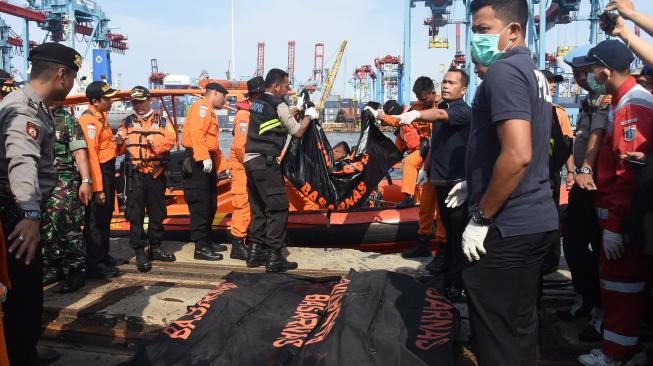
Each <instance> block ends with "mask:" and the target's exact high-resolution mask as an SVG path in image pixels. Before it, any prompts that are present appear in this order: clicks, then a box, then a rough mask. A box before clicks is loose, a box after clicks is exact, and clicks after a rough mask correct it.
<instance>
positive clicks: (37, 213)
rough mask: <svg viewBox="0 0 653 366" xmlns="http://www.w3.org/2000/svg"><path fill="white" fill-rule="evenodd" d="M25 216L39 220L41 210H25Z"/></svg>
mask: <svg viewBox="0 0 653 366" xmlns="http://www.w3.org/2000/svg"><path fill="white" fill-rule="evenodd" d="M25 218H26V219H28V220H32V221H39V220H41V211H36V210H28V211H25Z"/></svg>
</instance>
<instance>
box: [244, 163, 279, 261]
mask: <svg viewBox="0 0 653 366" xmlns="http://www.w3.org/2000/svg"><path fill="white" fill-rule="evenodd" d="M245 172H246V173H247V193H248V197H249V207H250V209H251V211H252V223H251V226H250V234H249V241H250V243H252V244H259V245H263V246H267V247H269V248H272V249H281V248H283V247H285V246H286V230H287V226H288V208H289V203H288V195H287V194H286V189H285V187H284V180H283V174H282V173H281V166H280V165H279V163H278V162H277V159H276V158H273V157H265V156H259V157H256V158H254V159H252V160H250V161H248V162H246V163H245Z"/></svg>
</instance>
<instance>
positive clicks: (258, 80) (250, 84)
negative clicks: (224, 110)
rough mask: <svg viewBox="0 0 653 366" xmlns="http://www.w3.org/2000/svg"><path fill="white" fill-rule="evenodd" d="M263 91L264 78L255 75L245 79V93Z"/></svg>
mask: <svg viewBox="0 0 653 366" xmlns="http://www.w3.org/2000/svg"><path fill="white" fill-rule="evenodd" d="M264 91H265V79H263V77H262V76H256V77H253V78H251V79H249V80H247V94H251V93H263V92H264Z"/></svg>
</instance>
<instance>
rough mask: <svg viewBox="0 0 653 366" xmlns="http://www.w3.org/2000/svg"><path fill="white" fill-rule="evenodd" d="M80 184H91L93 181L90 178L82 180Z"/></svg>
mask: <svg viewBox="0 0 653 366" xmlns="http://www.w3.org/2000/svg"><path fill="white" fill-rule="evenodd" d="M82 183H88V184H93V179H91V178H86V179H82Z"/></svg>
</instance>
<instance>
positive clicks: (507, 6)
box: [469, 0, 528, 34]
mask: <svg viewBox="0 0 653 366" xmlns="http://www.w3.org/2000/svg"><path fill="white" fill-rule="evenodd" d="M485 6H491V7H492V9H493V10H494V13H495V14H496V15H497V18H499V19H501V20H502V21H503V22H504V23H505V24H506V25H508V24H510V23H519V25H521V28H522V31H523V32H524V34H526V25H527V24H528V3H527V2H526V0H474V1H472V3H471V5H470V7H469V9H470V11H471V12H472V14H474V13H476V12H477V11H478V10H479V9H481V8H483V7H485Z"/></svg>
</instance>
